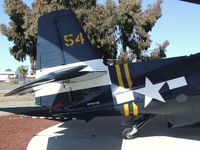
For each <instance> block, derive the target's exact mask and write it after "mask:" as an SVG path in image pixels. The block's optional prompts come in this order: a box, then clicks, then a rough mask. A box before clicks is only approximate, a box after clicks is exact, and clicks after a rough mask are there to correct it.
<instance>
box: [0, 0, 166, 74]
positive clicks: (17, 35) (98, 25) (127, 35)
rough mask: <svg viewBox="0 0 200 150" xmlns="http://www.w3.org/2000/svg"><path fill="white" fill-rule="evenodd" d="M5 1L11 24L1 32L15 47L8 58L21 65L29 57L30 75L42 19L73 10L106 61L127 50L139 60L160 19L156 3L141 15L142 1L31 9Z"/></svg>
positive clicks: (85, 0) (46, 1)
mask: <svg viewBox="0 0 200 150" xmlns="http://www.w3.org/2000/svg"><path fill="white" fill-rule="evenodd" d="M4 1H5V11H6V13H7V14H8V15H9V16H10V23H9V25H8V26H6V25H5V24H1V27H0V29H1V32H2V33H3V34H4V35H5V36H7V38H8V40H9V41H13V42H14V46H13V47H11V48H10V53H11V55H13V56H14V57H15V59H17V60H19V61H24V60H25V59H26V56H27V55H28V56H29V57H30V58H31V59H30V60H31V64H32V70H33V71H35V67H34V64H35V63H34V60H36V44H37V29H38V28H37V21H38V18H39V17H40V16H41V15H44V14H46V13H48V12H52V11H55V10H59V9H64V8H69V9H72V10H74V11H75V13H76V15H77V17H78V19H79V22H80V23H81V25H82V26H83V28H84V30H85V31H86V33H87V34H88V37H89V39H90V40H91V42H92V44H93V46H95V47H97V48H98V49H99V50H100V51H101V52H102V53H103V54H104V58H105V59H108V58H111V59H113V58H116V56H117V51H118V50H119V49H120V50H121V52H124V53H126V50H127V49H129V50H130V51H129V53H131V57H136V58H137V59H138V60H140V59H142V56H143V53H144V52H145V51H146V50H148V49H149V47H150V45H151V42H152V40H151V39H150V36H149V32H150V31H151V30H152V28H153V26H154V25H155V23H156V21H157V20H158V19H159V18H160V17H161V3H162V2H161V0H157V2H156V3H155V4H153V5H150V6H149V7H148V8H147V9H146V10H145V11H142V9H141V0H119V3H117V4H116V3H115V1H113V0H107V1H106V4H105V5H99V4H97V2H96V0H73V1H69V0H35V1H34V2H33V3H32V7H31V8H30V7H28V6H27V5H26V4H24V3H23V1H22V0H15V1H13V0H4ZM160 48H161V49H163V48H164V49H163V50H162V51H161V50H160V51H159V50H158V52H162V55H155V54H153V55H154V57H158V58H160V57H163V56H165V54H164V52H165V48H166V47H160ZM121 54H122V53H121ZM122 57H123V56H122ZM129 61H130V59H129Z"/></svg>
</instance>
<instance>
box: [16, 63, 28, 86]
mask: <svg viewBox="0 0 200 150" xmlns="http://www.w3.org/2000/svg"><path fill="white" fill-rule="evenodd" d="M27 72H28V67H27V66H23V65H21V66H19V67H18V68H17V74H18V79H19V81H21V82H24V83H25V82H26V75H27Z"/></svg>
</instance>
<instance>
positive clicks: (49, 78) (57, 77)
mask: <svg viewBox="0 0 200 150" xmlns="http://www.w3.org/2000/svg"><path fill="white" fill-rule="evenodd" d="M86 67H87V65H81V66H75V67H70V68H66V69H61V70H58V71H55V72H51V73H48V74H46V75H44V76H42V77H40V78H38V79H36V80H35V81H32V82H30V83H28V84H25V85H23V86H20V87H18V88H16V89H14V90H12V91H11V92H9V93H7V94H5V96H11V95H16V94H19V95H22V94H25V93H30V91H31V92H34V91H33V90H32V89H33V88H34V87H36V86H40V85H43V84H46V83H50V82H55V81H61V80H69V79H71V78H74V77H79V76H82V75H85V74H87V73H88V72H79V71H80V70H82V69H84V68H86Z"/></svg>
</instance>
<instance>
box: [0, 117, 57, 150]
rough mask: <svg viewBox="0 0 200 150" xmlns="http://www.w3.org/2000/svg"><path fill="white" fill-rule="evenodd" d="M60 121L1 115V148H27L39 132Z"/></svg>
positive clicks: (12, 149) (14, 149) (21, 149)
mask: <svg viewBox="0 0 200 150" xmlns="http://www.w3.org/2000/svg"><path fill="white" fill-rule="evenodd" d="M57 123H59V122H58V121H52V120H45V119H32V118H25V117H20V116H19V115H8V116H1V117H0V133H1V134H0V149H1V150H3V149H4V150H25V149H26V148H27V145H28V143H29V141H30V140H31V138H32V137H33V136H34V135H36V134H37V133H38V132H40V131H42V130H44V129H46V128H48V127H51V126H53V125H55V124H57Z"/></svg>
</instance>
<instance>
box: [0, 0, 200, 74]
mask: <svg viewBox="0 0 200 150" xmlns="http://www.w3.org/2000/svg"><path fill="white" fill-rule="evenodd" d="M24 1H25V2H26V3H27V4H28V5H31V2H32V1H33V0H24ZM98 2H100V3H104V2H105V0H98ZM154 2H155V0H143V3H142V5H143V9H145V8H146V7H147V5H148V4H152V3H154ZM162 14H163V15H162V17H161V18H160V19H159V20H158V22H157V23H156V25H155V27H154V28H153V30H152V32H151V33H150V35H151V39H152V40H153V44H152V47H151V49H153V48H154V47H155V45H156V43H162V42H163V41H164V40H169V41H170V45H169V46H168V48H167V57H175V56H181V55H190V54H195V53H198V52H200V28H199V27H200V19H199V18H198V15H199V14H200V5H195V4H191V3H186V2H182V1H178V0H173V1H172V0H163V4H162ZM8 22H9V17H8V16H7V15H6V14H5V12H4V9H3V0H1V1H0V23H8ZM0 44H1V55H0V72H3V71H4V70H5V69H7V68H11V69H12V70H13V71H16V69H17V67H18V66H20V65H27V66H30V64H29V59H27V61H25V62H23V63H19V62H18V61H16V60H15V59H14V57H13V56H11V55H10V53H9V47H11V46H12V42H9V41H8V40H7V38H6V37H5V36H3V35H1V34H0Z"/></svg>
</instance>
